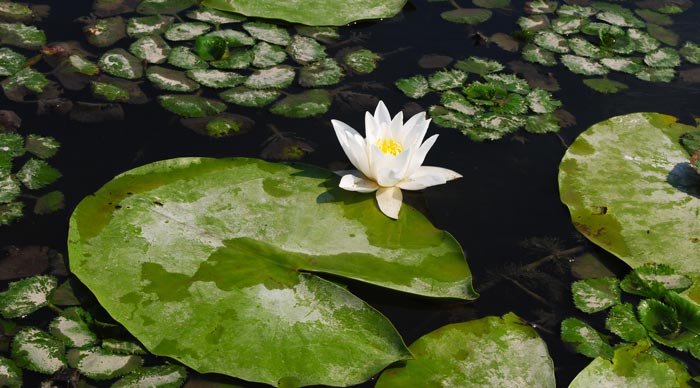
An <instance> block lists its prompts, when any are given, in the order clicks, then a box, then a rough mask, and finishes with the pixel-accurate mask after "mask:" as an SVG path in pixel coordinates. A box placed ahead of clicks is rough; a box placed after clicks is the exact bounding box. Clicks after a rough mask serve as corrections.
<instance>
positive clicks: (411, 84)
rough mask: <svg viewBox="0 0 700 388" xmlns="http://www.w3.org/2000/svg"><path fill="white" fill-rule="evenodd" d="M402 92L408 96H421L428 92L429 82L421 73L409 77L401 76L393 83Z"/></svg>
mask: <svg viewBox="0 0 700 388" xmlns="http://www.w3.org/2000/svg"><path fill="white" fill-rule="evenodd" d="M394 85H396V87H397V88H399V90H401V92H403V94H405V95H406V96H407V97H410V98H414V99H416V98H421V97H423V96H425V95H426V94H427V93H428V92H430V84H429V83H428V80H427V79H426V78H425V77H424V76H422V75H420V74H419V75H415V76H413V77H410V78H402V79H400V80H398V81H396V82H395V83H394Z"/></svg>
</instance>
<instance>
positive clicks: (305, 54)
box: [287, 35, 326, 65]
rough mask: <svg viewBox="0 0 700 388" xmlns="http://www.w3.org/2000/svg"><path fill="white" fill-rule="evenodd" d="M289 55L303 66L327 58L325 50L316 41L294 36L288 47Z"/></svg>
mask: <svg viewBox="0 0 700 388" xmlns="http://www.w3.org/2000/svg"><path fill="white" fill-rule="evenodd" d="M287 53H288V54H289V56H290V57H291V58H292V59H293V60H294V61H295V62H297V63H300V64H302V65H304V64H307V63H309V62H315V61H318V60H320V59H322V58H324V57H325V56H326V50H325V48H324V47H323V46H322V45H321V44H320V43H318V42H317V41H316V40H315V39H312V38H309V37H306V36H301V35H294V37H293V38H292V41H291V42H290V43H289V46H287Z"/></svg>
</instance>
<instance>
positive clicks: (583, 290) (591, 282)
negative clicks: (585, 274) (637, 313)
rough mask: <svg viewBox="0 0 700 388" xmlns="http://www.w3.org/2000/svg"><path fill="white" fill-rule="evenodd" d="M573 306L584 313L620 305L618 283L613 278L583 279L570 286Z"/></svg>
mask: <svg viewBox="0 0 700 388" xmlns="http://www.w3.org/2000/svg"><path fill="white" fill-rule="evenodd" d="M571 293H572V294H573V295H574V305H576V308H578V309H579V310H581V311H583V312H584V313H589V314H590V313H595V312H598V311H603V310H605V309H607V308H608V307H611V306H614V305H616V304H618V303H620V302H621V301H620V281H619V280H617V278H614V277H604V278H592V279H584V280H579V281H576V282H574V283H573V284H572V285H571Z"/></svg>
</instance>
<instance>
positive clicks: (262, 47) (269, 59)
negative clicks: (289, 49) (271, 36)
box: [251, 42, 287, 69]
mask: <svg viewBox="0 0 700 388" xmlns="http://www.w3.org/2000/svg"><path fill="white" fill-rule="evenodd" d="M252 53H253V61H252V62H251V64H252V65H253V66H255V67H259V68H263V69H266V68H268V67H272V66H276V65H279V64H280V63H282V62H284V60H285V59H287V53H286V52H285V51H284V49H283V48H282V47H280V46H277V45H273V44H269V43H267V42H259V43H258V44H256V45H255V46H253V49H252Z"/></svg>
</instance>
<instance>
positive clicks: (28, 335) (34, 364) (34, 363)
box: [12, 327, 66, 374]
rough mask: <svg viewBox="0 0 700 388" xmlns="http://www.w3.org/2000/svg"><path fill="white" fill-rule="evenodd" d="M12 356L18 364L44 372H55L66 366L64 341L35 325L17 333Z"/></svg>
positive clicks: (13, 342)
mask: <svg viewBox="0 0 700 388" xmlns="http://www.w3.org/2000/svg"><path fill="white" fill-rule="evenodd" d="M12 358H13V359H14V361H15V363H16V364H17V366H19V367H21V368H24V369H29V370H31V371H34V372H39V373H44V374H53V373H55V372H56V371H58V370H59V369H61V368H63V367H65V366H66V359H65V351H64V348H63V343H62V342H61V341H59V340H57V339H55V338H53V337H52V336H50V335H49V334H47V333H45V332H43V331H41V330H39V329H36V328H34V327H27V328H24V329H22V330H20V331H19V332H18V333H17V334H16V335H15V338H14V339H13V340H12Z"/></svg>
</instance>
